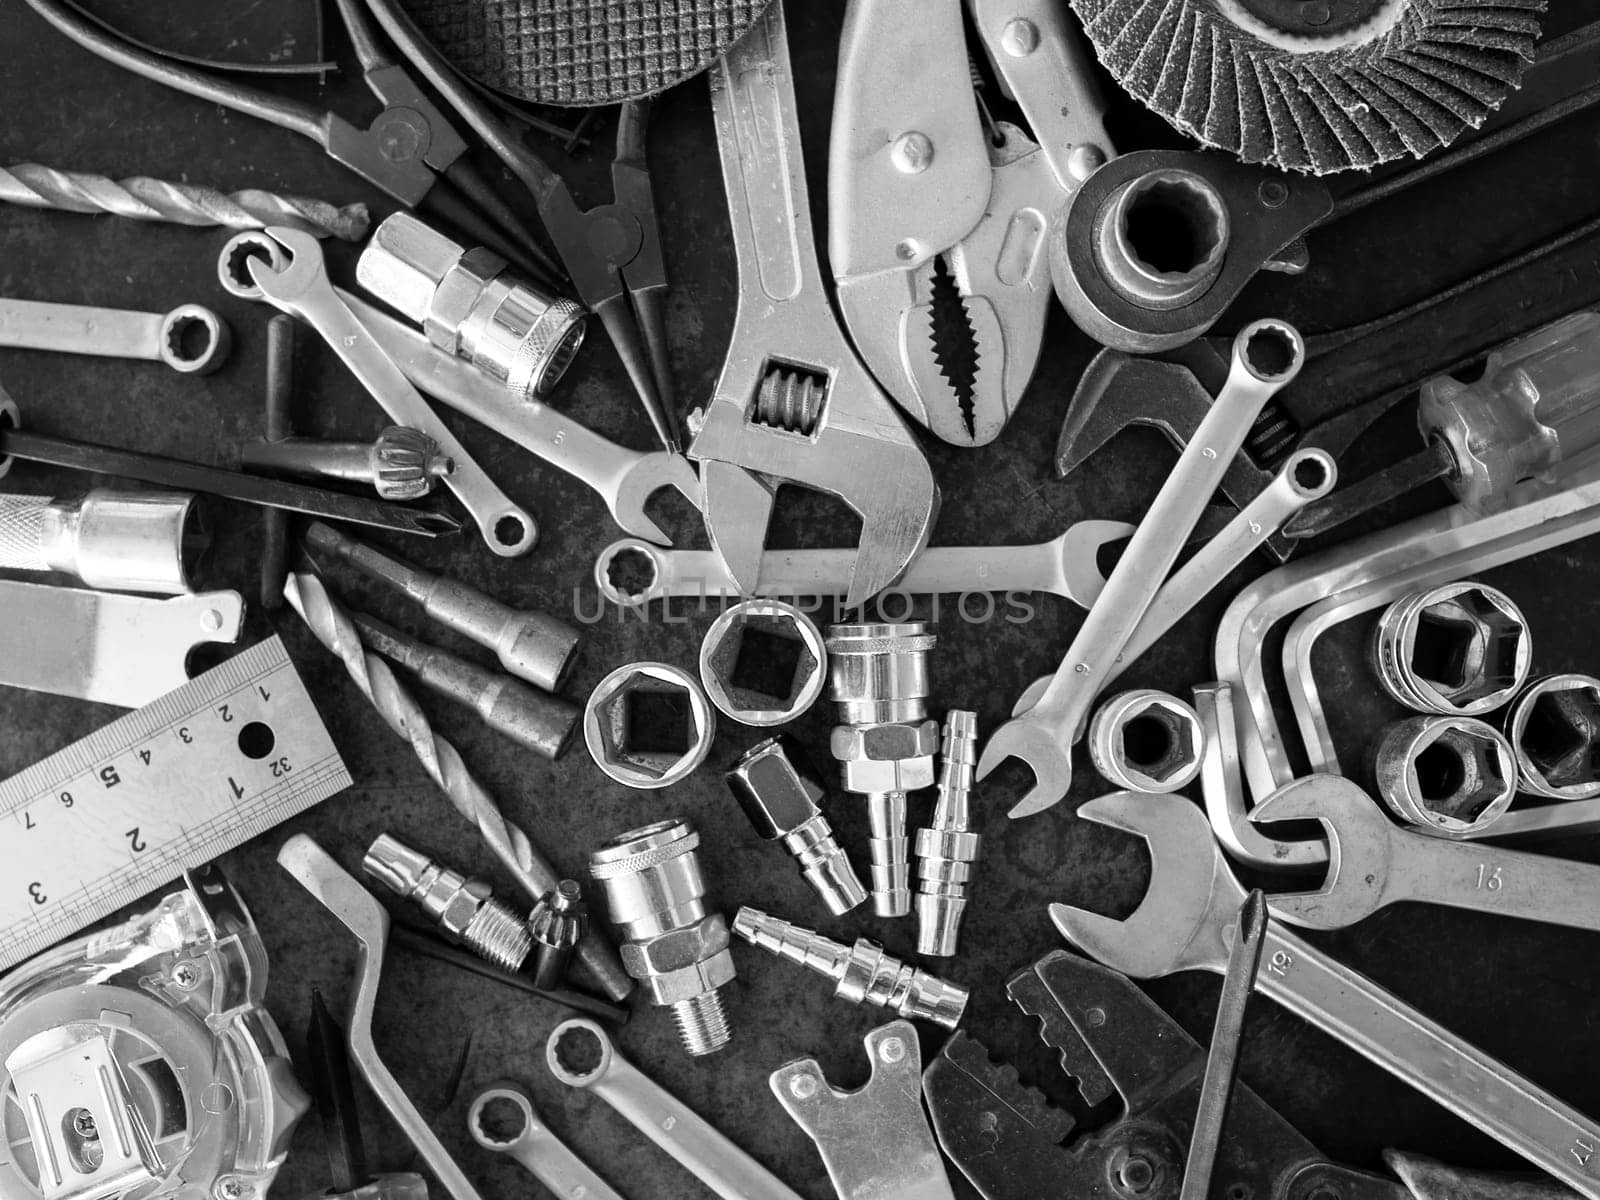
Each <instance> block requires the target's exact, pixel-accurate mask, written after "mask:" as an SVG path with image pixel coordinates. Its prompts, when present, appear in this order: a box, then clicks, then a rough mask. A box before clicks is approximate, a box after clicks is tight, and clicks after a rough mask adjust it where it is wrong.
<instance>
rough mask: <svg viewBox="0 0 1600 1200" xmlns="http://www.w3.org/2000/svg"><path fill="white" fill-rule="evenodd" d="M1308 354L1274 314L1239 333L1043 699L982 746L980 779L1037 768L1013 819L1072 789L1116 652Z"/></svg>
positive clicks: (1044, 806)
mask: <svg viewBox="0 0 1600 1200" xmlns="http://www.w3.org/2000/svg"><path fill="white" fill-rule="evenodd" d="M1305 353H1306V351H1305V342H1304V340H1303V339H1302V338H1301V337H1300V334H1299V331H1298V330H1296V329H1295V328H1294V326H1292V325H1290V324H1288V323H1287V322H1284V321H1280V320H1276V319H1267V320H1261V321H1253V322H1251V323H1250V324H1249V325H1246V326H1245V327H1244V328H1243V329H1242V330H1240V331H1239V333H1238V335H1237V336H1236V337H1235V338H1234V343H1233V366H1232V369H1231V370H1230V371H1229V373H1228V379H1227V382H1226V383H1224V384H1223V386H1222V389H1221V390H1220V391H1219V392H1218V393H1217V399H1216V403H1215V404H1213V405H1212V406H1211V409H1210V410H1209V411H1208V412H1207V413H1206V417H1205V420H1204V421H1202V422H1201V424H1200V428H1199V429H1197V430H1196V431H1195V437H1194V440H1193V441H1191V442H1190V443H1189V445H1188V446H1187V447H1185V448H1184V451H1183V453H1182V454H1181V455H1179V457H1178V462H1177V465H1176V466H1174V467H1173V469H1172V474H1171V475H1169V476H1168V477H1167V481H1166V483H1164V484H1163V485H1162V487H1161V491H1160V492H1159V493H1158V494H1157V495H1156V498H1155V500H1154V501H1153V502H1152V503H1151V505H1150V508H1149V510H1148V511H1147V512H1146V514H1145V517H1144V520H1143V521H1141V522H1140V524H1139V529H1138V532H1136V533H1135V534H1134V535H1133V540H1132V541H1131V542H1129V543H1128V548H1127V550H1126V551H1124V553H1123V555H1122V558H1121V559H1120V560H1119V561H1118V563H1117V566H1116V569H1115V570H1114V571H1112V573H1111V578H1110V579H1108V580H1107V581H1106V586H1105V589H1104V590H1103V591H1102V592H1101V593H1100V596H1099V598H1098V599H1097V600H1096V601H1095V603H1094V607H1093V608H1091V609H1090V610H1089V615H1088V617H1086V618H1085V619H1084V622H1083V624H1082V625H1081V626H1080V627H1079V629H1078V632H1077V634H1076V636H1074V637H1073V639H1072V644H1071V646H1069V647H1068V648H1067V652H1066V654H1065V656H1063V658H1062V660H1061V663H1060V665H1059V666H1058V667H1057V668H1056V671H1055V674H1054V676H1053V677H1052V678H1051V681H1050V684H1049V686H1047V687H1046V688H1045V690H1044V694H1043V695H1042V696H1041V697H1040V698H1039V702H1038V704H1036V705H1034V707H1033V708H1031V709H1030V710H1029V711H1027V712H1026V713H1024V714H1022V715H1021V716H1018V717H1013V718H1011V720H1009V721H1007V722H1006V723H1005V724H1004V725H1002V726H1001V727H1000V728H999V729H997V730H995V732H994V734H993V735H992V736H991V737H990V738H989V742H988V745H986V746H985V747H984V750H983V755H982V757H981V758H980V759H979V762H978V778H979V779H983V778H984V777H986V776H988V775H989V774H990V773H992V772H993V771H994V769H995V768H996V767H998V766H999V765H1000V764H1001V763H1002V762H1004V761H1005V760H1006V759H1008V758H1017V759H1020V760H1022V761H1023V762H1024V763H1026V764H1027V765H1028V766H1029V767H1031V768H1032V769H1033V774H1034V786H1033V787H1032V789H1030V790H1029V791H1028V793H1027V794H1026V795H1025V796H1023V798H1022V799H1021V800H1020V801H1018V803H1017V804H1016V805H1014V806H1013V807H1012V809H1011V811H1010V813H1009V814H1008V815H1009V816H1010V817H1011V818H1012V819H1013V820H1015V819H1017V818H1018V817H1026V816H1032V815H1034V814H1035V813H1039V812H1043V811H1044V810H1045V809H1047V808H1049V807H1051V806H1052V805H1054V804H1056V803H1057V802H1058V801H1060V800H1061V798H1062V797H1064V796H1065V795H1066V794H1067V789H1068V788H1069V787H1070V786H1071V784H1072V745H1073V742H1074V741H1075V740H1076V738H1077V736H1078V733H1079V731H1080V730H1081V729H1082V728H1083V727H1084V725H1085V724H1086V723H1087V717H1088V713H1089V709H1090V708H1091V707H1092V706H1093V704H1094V700H1095V697H1096V696H1097V695H1098V694H1099V693H1100V691H1101V689H1103V688H1104V687H1105V685H1106V683H1107V682H1108V680H1109V679H1110V677H1111V675H1112V674H1113V673H1114V672H1115V671H1116V669H1117V657H1118V655H1120V654H1121V653H1122V651H1123V648H1124V647H1125V646H1126V645H1127V644H1128V641H1129V639H1130V638H1131V637H1133V635H1134V633H1135V632H1136V631H1137V629H1138V626H1139V622H1140V621H1141V620H1142V619H1143V618H1144V615H1145V613H1146V611H1148V609H1149V608H1150V605H1151V603H1152V602H1153V601H1154V599H1155V597H1156V595H1157V593H1158V592H1159V590H1160V587H1161V585H1162V584H1163V583H1164V582H1165V581H1166V578H1167V573H1168V572H1169V571H1170V570H1171V569H1172V564H1173V563H1174V562H1175V561H1176V560H1177V558H1178V554H1179V553H1180V551H1181V550H1182V549H1183V546H1184V543H1185V542H1187V541H1188V539H1189V535H1190V533H1192V532H1193V530H1194V527H1195V525H1196V524H1197V523H1198V522H1199V520H1200V517H1201V515H1202V513H1203V512H1204V504H1205V501H1206V500H1208V499H1209V498H1210V497H1211V494H1212V493H1213V492H1214V491H1215V490H1216V488H1217V485H1218V483H1220V482H1221V479H1222V476H1223V474H1224V472H1226V470H1227V467H1228V463H1229V462H1231V461H1232V459H1233V456H1234V454H1235V453H1236V452H1237V451H1238V449H1239V447H1240V446H1241V445H1243V444H1244V439H1245V437H1246V436H1247V435H1248V434H1249V431H1250V427H1251V425H1252V424H1253V423H1254V421H1255V419H1256V416H1257V415H1258V414H1259V413H1260V411H1261V409H1262V407H1263V406H1264V405H1265V404H1266V402H1267V401H1268V400H1270V399H1271V398H1272V396H1273V395H1274V393H1276V392H1277V391H1278V390H1279V389H1280V388H1282V387H1283V386H1284V385H1285V384H1287V383H1288V382H1289V381H1290V380H1292V379H1293V378H1294V377H1295V376H1296V375H1297V374H1299V371H1300V367H1301V366H1302V365H1303V364H1304V362H1305Z"/></svg>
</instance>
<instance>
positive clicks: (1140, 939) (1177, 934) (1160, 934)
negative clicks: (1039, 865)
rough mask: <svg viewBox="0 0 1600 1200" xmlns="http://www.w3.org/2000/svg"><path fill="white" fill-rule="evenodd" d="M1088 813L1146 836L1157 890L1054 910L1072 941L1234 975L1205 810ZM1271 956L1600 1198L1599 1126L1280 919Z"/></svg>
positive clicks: (1355, 1043) (1375, 1042) (1381, 1055)
mask: <svg viewBox="0 0 1600 1200" xmlns="http://www.w3.org/2000/svg"><path fill="white" fill-rule="evenodd" d="M1283 815H1287V814H1283ZM1078 816H1080V817H1082V818H1084V819H1085V820H1089V821H1094V822H1096V823H1098V824H1101V825H1109V826H1111V827H1112V828H1113V829H1121V830H1124V831H1126V832H1128V833H1131V834H1135V835H1137V836H1139V837H1142V838H1144V840H1145V841H1146V842H1147V843H1148V845H1149V850H1150V859H1151V867H1150V890H1149V892H1148V893H1147V894H1146V895H1145V898H1144V900H1143V901H1141V902H1140V905H1139V907H1138V908H1137V909H1136V910H1135V911H1134V912H1133V914H1132V915H1131V916H1129V917H1127V918H1126V919H1124V920H1120V921H1119V920H1115V919H1112V918H1109V917H1102V916H1099V915H1097V914H1095V913H1090V912H1085V911H1084V910H1083V909H1081V908H1071V907H1068V906H1067V905H1065V904H1052V905H1051V906H1050V919H1051V920H1052V921H1053V922H1054V923H1055V926H1056V928H1057V929H1058V930H1060V931H1061V934H1062V936H1064V937H1065V938H1067V939H1068V940H1069V941H1071V942H1072V943H1073V944H1074V945H1076V946H1078V947H1079V948H1080V949H1082V950H1083V951H1084V952H1085V953H1087V954H1089V955H1091V956H1093V957H1094V958H1097V959H1099V960H1100V961H1101V962H1103V963H1105V964H1106V965H1107V966H1109V967H1112V968H1114V969H1116V970H1118V971H1122V972H1123V973H1124V974H1128V975H1132V976H1133V977H1134V978H1136V979H1153V978H1156V977H1158V976H1162V975H1169V974H1172V973H1173V972H1175V971H1189V970H1206V971H1215V972H1218V973H1221V972H1222V971H1223V970H1225V969H1226V967H1227V961H1228V943H1227V938H1228V936H1229V935H1230V933H1231V931H1232V929H1233V927H1234V919H1235V917H1236V916H1237V914H1238V911H1239V905H1241V904H1242V903H1244V898H1245V891H1244V888H1242V887H1241V886H1240V885H1239V881H1238V880H1237V879H1235V878H1234V877H1233V873H1232V872H1231V871H1230V870H1229V869H1228V865H1227V863H1226V861H1225V860H1224V859H1223V857H1222V853H1221V851H1220V850H1219V849H1218V848H1217V844H1216V843H1215V842H1214V841H1213V840H1212V836H1211V826H1210V824H1209V823H1208V822H1207V821H1206V817H1205V814H1204V813H1203V812H1201V811H1200V809H1199V808H1198V807H1197V806H1196V805H1193V804H1189V803H1186V802H1184V801H1182V800H1177V799H1174V798H1173V797H1170V796H1151V795H1142V794H1140V793H1136V792H1113V793H1112V794H1111V795H1109V796H1101V797H1100V798H1099V799H1096V800H1091V801H1089V802H1088V803H1087V804H1085V805H1083V806H1082V807H1081V808H1079V809H1078ZM1261 961H1262V965H1261V973H1260V975H1258V976H1257V979H1256V987H1257V988H1258V989H1259V990H1260V991H1262V992H1263V993H1265V994H1266V995H1268V996H1270V997H1272V998H1273V999H1274V1000H1276V1001H1278V1002H1279V1003H1280V1004H1282V1005H1284V1006H1285V1007H1287V1008H1289V1009H1290V1010H1291V1011H1293V1012H1296V1013H1298V1014H1299V1015H1300V1016H1302V1017H1304V1018H1305V1019H1306V1020H1307V1021H1309V1022H1311V1023H1312V1024H1313V1025H1315V1026H1317V1027H1318V1028H1319V1029H1321V1030H1323V1031H1324V1032H1326V1033H1329V1034H1332V1035H1333V1036H1334V1037H1336V1038H1338V1039H1340V1040H1341V1041H1343V1042H1345V1043H1346V1044H1347V1045H1349V1046H1350V1047H1351V1048H1352V1049H1354V1050H1355V1051H1356V1052H1357V1053H1359V1054H1361V1055H1362V1056H1363V1057H1365V1058H1367V1059H1369V1060H1371V1061H1372V1062H1374V1063H1376V1064H1377V1065H1378V1066H1380V1067H1383V1068H1384V1069H1385V1070H1387V1071H1389V1072H1391V1073H1393V1074H1394V1075H1395V1076H1396V1077H1397V1078H1399V1079H1402V1080H1404V1081H1405V1082H1406V1083H1409V1084H1411V1085H1412V1086H1413V1087H1415V1088H1417V1089H1419V1090H1420V1091H1421V1092H1423V1094H1425V1095H1427V1096H1429V1097H1430V1098H1432V1099H1433V1100H1435V1101H1437V1102H1438V1103H1439V1104H1441V1105H1443V1106H1444V1107H1445V1108H1446V1109H1448V1110H1449V1111H1451V1112H1453V1113H1455V1114H1456V1115H1457V1116H1458V1117H1461V1118H1462V1119H1463V1120H1465V1121H1468V1122H1470V1123H1472V1124H1473V1125H1475V1126H1477V1128H1479V1129H1481V1130H1482V1131H1483V1132H1485V1133H1487V1134H1489V1135H1490V1136H1491V1137H1494V1138H1496V1139H1498V1140H1499V1141H1500V1142H1502V1143H1503V1144H1505V1145H1506V1146H1509V1147H1510V1148H1511V1149H1513V1150H1515V1151H1516V1152H1517V1153H1519V1154H1521V1155H1523V1156H1525V1157H1526V1158H1527V1159H1528V1160H1529V1161H1530V1162H1532V1163H1534V1164H1535V1165H1537V1166H1539V1167H1541V1168H1543V1169H1544V1170H1545V1171H1548V1172H1549V1173H1550V1174H1551V1175H1554V1176H1555V1177H1556V1178H1557V1179H1560V1180H1561V1181H1563V1182H1564V1183H1566V1184H1568V1185H1570V1186H1571V1187H1574V1188H1576V1189H1577V1190H1578V1191H1579V1192H1581V1193H1583V1194H1584V1195H1585V1196H1588V1197H1589V1198H1590V1200H1595V1198H1596V1197H1600V1125H1597V1124H1596V1123H1595V1122H1593V1121H1591V1120H1590V1119H1589V1118H1587V1117H1585V1116H1584V1115H1583V1114H1582V1113H1579V1112H1578V1111H1577V1110H1576V1109H1573V1108H1571V1107H1569V1106H1568V1105H1565V1104H1563V1103H1562V1102H1561V1101H1559V1100H1557V1099H1556V1098H1555V1097H1554V1096H1551V1095H1550V1094H1549V1093H1547V1092H1545V1091H1542V1090H1541V1089H1539V1088H1538V1087H1535V1086H1534V1085H1533V1084H1532V1083H1530V1082H1529V1081H1528V1080H1526V1079H1524V1078H1522V1077H1521V1076H1520V1075H1518V1074H1517V1073H1516V1072H1515V1071H1513V1070H1512V1069H1511V1068H1510V1067H1508V1066H1506V1065H1505V1064H1504V1063H1502V1062H1499V1061H1498V1060H1496V1059H1494V1058H1491V1057H1489V1055H1487V1054H1485V1053H1484V1052H1483V1051H1481V1050H1479V1049H1478V1048H1477V1047H1476V1046H1473V1045H1472V1044H1471V1043H1469V1042H1467V1041H1465V1040H1463V1039H1462V1038H1460V1037H1457V1036H1456V1035H1455V1034H1453V1033H1451V1032H1450V1031H1449V1030H1448V1029H1446V1028H1444V1027H1443V1026H1442V1025H1440V1024H1438V1023H1437V1022H1435V1021H1432V1020H1429V1019H1428V1018H1427V1017H1425V1016H1423V1015H1422V1014H1421V1013H1419V1012H1418V1011H1416V1010H1415V1009H1414V1008H1411V1007H1410V1006H1408V1005H1406V1004H1404V1003H1402V1002H1401V1001H1400V1000H1398V999H1396V998H1395V997H1394V996H1392V995H1390V994H1389V993H1388V992H1386V991H1384V990H1383V989H1382V988H1381V987H1379V986H1378V985H1377V984H1375V983H1374V982H1372V980H1370V979H1368V978H1367V977H1366V976H1364V975H1361V974H1359V973H1357V972H1356V971H1353V970H1351V969H1350V968H1349V967H1346V966H1344V965H1343V964H1341V963H1339V962H1337V961H1335V960H1334V959H1332V958H1330V957H1329V956H1328V955H1326V954H1324V953H1322V951H1320V950H1318V949H1316V948H1315V947H1314V946H1311V945H1310V944H1308V943H1306V942H1304V941H1302V940H1301V939H1300V938H1298V937H1296V936H1295V935H1294V934H1293V933H1290V932H1289V931H1288V930H1286V929H1284V927H1283V926H1282V925H1280V924H1278V923H1277V922H1276V921H1274V920H1270V919H1269V920H1268V922H1267V932H1266V939H1265V947H1264V949H1263V952H1262V960H1261Z"/></svg>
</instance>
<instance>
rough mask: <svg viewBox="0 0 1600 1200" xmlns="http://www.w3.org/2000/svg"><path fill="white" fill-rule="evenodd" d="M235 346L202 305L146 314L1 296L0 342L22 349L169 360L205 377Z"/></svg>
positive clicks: (188, 372)
mask: <svg viewBox="0 0 1600 1200" xmlns="http://www.w3.org/2000/svg"><path fill="white" fill-rule="evenodd" d="M232 344H233V337H232V334H230V333H229V331H228V327H227V326H226V325H225V324H223V321H222V318H221V317H219V316H217V314H216V313H214V312H212V311H211V310H210V309H209V308H205V307H203V306H201V305H199V304H182V305H179V306H178V307H177V308H175V309H173V310H172V311H171V312H169V313H147V312H129V311H128V310H126V309H120V308H87V307H84V306H82V305H78V304H47V303H44V302H43V301H39V300H0V346H15V347H16V348H17V349H19V350H54V351H57V352H59V353H62V354H93V355H95V356H97V357H99V358H134V359H139V360H141V361H147V362H162V363H166V364H167V366H169V367H171V368H172V369H173V370H174V371H181V372H183V373H184V374H185V375H205V374H209V373H210V372H212V371H215V370H216V369H217V368H218V367H220V366H221V365H222V363H223V361H224V360H225V359H226V358H227V357H228V349H229V347H230V346H232Z"/></svg>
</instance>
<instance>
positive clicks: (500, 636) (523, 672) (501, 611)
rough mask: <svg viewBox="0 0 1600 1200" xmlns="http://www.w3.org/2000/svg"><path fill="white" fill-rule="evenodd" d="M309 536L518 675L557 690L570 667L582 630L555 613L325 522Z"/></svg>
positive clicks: (309, 542)
mask: <svg viewBox="0 0 1600 1200" xmlns="http://www.w3.org/2000/svg"><path fill="white" fill-rule="evenodd" d="M305 541H306V545H307V546H308V547H309V548H310V549H312V550H321V551H323V552H325V553H327V554H331V555H333V556H334V557H335V558H337V559H339V560H340V561H342V562H346V563H348V564H349V565H350V566H352V567H354V568H355V569H356V570H358V571H360V572H361V573H362V574H363V575H365V576H367V577H368V578H369V579H374V580H376V581H377V582H379V583H382V584H385V585H387V586H388V587H390V588H393V589H394V590H395V591H397V592H400V593H401V594H402V595H405V596H409V597H410V598H411V599H412V600H415V601H416V602H417V603H418V604H420V605H422V611H423V612H425V613H427V614H428V615H429V616H430V617H432V618H433V619H434V620H436V621H438V622H439V623H440V624H441V625H445V626H448V627H449V628H451V629H454V630H455V631H456V632H457V633H459V634H462V635H463V636H465V637H468V638H471V639H472V640H473V641H475V642H477V643H478V644H479V645H480V646H483V647H485V648H487V649H489V650H493V651H494V652H495V656H496V657H497V658H499V660H500V665H501V666H502V667H504V668H505V669H506V670H507V671H509V672H510V673H511V674H513V675H515V676H516V677H517V678H518V679H525V680H527V681H528V682H529V683H533V684H537V685H538V686H539V687H542V688H544V689H545V690H546V691H548V692H553V691H556V690H557V689H558V688H560V687H561V684H562V683H563V682H564V681H565V680H566V677H567V674H568V672H570V671H571V670H572V665H573V663H574V661H575V660H576V658H577V651H578V631H577V630H575V629H573V628H572V627H571V626H570V625H566V624H563V623H562V622H560V621H558V620H556V619H555V618H554V617H547V616H545V615H544V614H543V613H537V612H524V611H521V610H518V609H515V608H510V607H508V606H507V605H504V604H501V603H500V601H498V600H496V599H494V598H493V597H491V596H486V595H484V594H483V593H482V592H480V591H479V590H478V589H477V588H475V587H470V586H468V585H467V584H464V583H461V582H459V581H458V580H454V579H446V578H444V576H442V575H435V574H434V573H433V572H432V571H425V570H423V569H422V568H421V567H414V566H412V565H411V564H409V563H404V562H401V561H400V560H399V559H397V558H390V557H389V556H388V555H387V554H385V553H383V552H382V551H381V550H376V549H374V548H373V547H371V546H368V545H366V544H365V543H364V542H358V541H356V540H355V539H354V538H351V537H346V536H345V535H344V534H342V533H340V532H338V531H337V530H335V529H333V528H331V527H329V526H327V525H324V524H323V523H322V522H321V521H313V522H311V524H310V525H309V526H307V528H306V536H305Z"/></svg>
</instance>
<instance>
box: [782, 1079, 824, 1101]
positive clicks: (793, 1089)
mask: <svg viewBox="0 0 1600 1200" xmlns="http://www.w3.org/2000/svg"><path fill="white" fill-rule="evenodd" d="M789 1094H790V1095H791V1096H793V1097H794V1098H795V1099H796V1100H809V1099H811V1097H813V1096H815V1095H816V1094H817V1077H816V1076H815V1075H796V1076H795V1077H794V1078H793V1079H791V1080H789Z"/></svg>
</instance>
